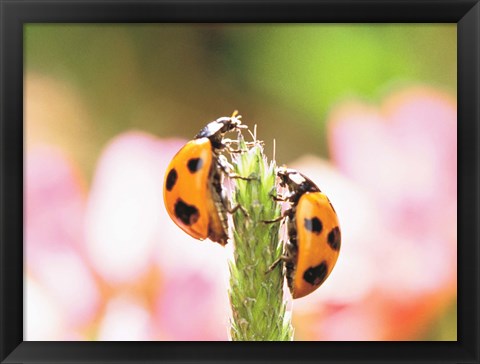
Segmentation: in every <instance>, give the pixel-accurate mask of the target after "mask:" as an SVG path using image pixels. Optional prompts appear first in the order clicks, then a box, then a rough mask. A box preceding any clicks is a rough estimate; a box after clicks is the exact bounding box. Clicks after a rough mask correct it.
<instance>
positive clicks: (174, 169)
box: [163, 138, 227, 245]
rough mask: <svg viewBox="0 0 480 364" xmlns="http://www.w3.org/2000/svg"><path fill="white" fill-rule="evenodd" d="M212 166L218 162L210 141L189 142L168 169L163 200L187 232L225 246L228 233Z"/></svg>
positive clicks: (171, 215) (176, 221) (173, 218)
mask: <svg viewBox="0 0 480 364" xmlns="http://www.w3.org/2000/svg"><path fill="white" fill-rule="evenodd" d="M213 168H215V161H214V156H213V152H212V144H211V142H210V140H209V139H208V138H199V139H194V140H191V141H189V142H188V143H187V144H185V146H184V147H183V148H182V149H180V151H179V152H178V153H177V154H176V155H175V156H174V157H173V159H172V161H171V162H170V165H169V166H168V168H167V173H166V175H165V182H164V189H163V199H164V202H165V207H166V209H167V212H168V214H169V215H170V218H171V219H172V220H173V221H174V222H175V223H176V224H177V225H178V226H179V227H180V228H181V229H182V230H183V231H185V232H186V233H187V234H189V235H191V236H192V237H194V238H195V239H199V240H204V239H206V238H210V239H212V240H213V241H217V242H219V243H220V244H222V245H225V244H226V240H227V236H226V233H225V231H224V228H223V225H222V222H221V219H220V216H219V212H218V210H217V207H216V206H217V204H216V203H215V200H214V196H213V194H214V193H215V191H214V189H213V186H212V182H211V175H212V171H213ZM215 197H216V196H215ZM216 200H218V198H216Z"/></svg>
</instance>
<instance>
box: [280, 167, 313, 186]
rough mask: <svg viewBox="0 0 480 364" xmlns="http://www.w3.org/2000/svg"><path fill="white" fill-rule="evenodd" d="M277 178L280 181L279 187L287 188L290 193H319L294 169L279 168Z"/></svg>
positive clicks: (306, 178)
mask: <svg viewBox="0 0 480 364" xmlns="http://www.w3.org/2000/svg"><path fill="white" fill-rule="evenodd" d="M277 176H278V178H279V179H280V186H281V187H287V188H288V189H290V190H291V191H297V192H299V193H305V192H320V189H319V188H318V187H317V185H316V184H315V183H314V182H313V181H312V180H311V179H310V178H308V177H307V176H305V175H304V174H302V173H300V172H298V171H296V170H295V169H292V168H287V167H284V166H283V167H279V168H278V169H277Z"/></svg>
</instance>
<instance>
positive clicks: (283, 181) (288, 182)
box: [277, 166, 299, 187]
mask: <svg viewBox="0 0 480 364" xmlns="http://www.w3.org/2000/svg"><path fill="white" fill-rule="evenodd" d="M292 175H299V173H298V172H297V171H296V170H294V169H291V168H287V167H285V166H282V167H279V168H278V169H277V176H278V178H279V179H280V186H281V187H290V186H292V185H295V184H296V183H295V182H294V180H292V177H291V176H292ZM294 179H297V178H294Z"/></svg>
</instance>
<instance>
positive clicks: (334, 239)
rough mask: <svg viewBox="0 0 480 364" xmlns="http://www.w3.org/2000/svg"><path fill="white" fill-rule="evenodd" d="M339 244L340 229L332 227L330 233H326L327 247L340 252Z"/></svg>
mask: <svg viewBox="0 0 480 364" xmlns="http://www.w3.org/2000/svg"><path fill="white" fill-rule="evenodd" d="M340 244H341V234H340V228H339V227H338V226H337V227H334V228H333V229H332V231H330V232H329V233H328V245H330V247H331V248H332V249H333V250H340Z"/></svg>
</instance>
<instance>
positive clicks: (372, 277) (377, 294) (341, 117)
mask: <svg viewBox="0 0 480 364" xmlns="http://www.w3.org/2000/svg"><path fill="white" fill-rule="evenodd" d="M329 126H330V139H329V140H330V147H331V152H332V156H333V163H334V164H335V167H336V168H338V170H335V167H333V166H331V165H329V164H328V163H327V162H324V161H321V160H319V159H317V158H304V159H302V160H300V161H298V162H296V163H294V164H292V166H295V167H296V168H298V169H299V170H301V171H302V172H304V173H305V174H307V175H309V176H310V177H311V178H312V179H313V180H314V181H316V182H317V183H318V185H319V186H320V188H321V189H322V190H323V191H324V192H325V193H326V194H327V195H329V197H330V199H331V200H332V203H333V204H334V206H335V208H336V210H337V212H338V215H339V218H340V223H341V226H342V251H341V254H340V257H339V260H338V262H337V266H336V268H335V269H334V271H333V272H332V274H331V276H330V278H329V279H328V280H327V282H326V283H325V284H324V286H323V287H322V289H320V290H319V292H318V293H315V294H312V295H310V296H308V297H307V298H305V299H304V300H299V302H298V303H297V302H295V305H294V311H293V312H294V319H295V320H294V322H296V324H297V325H298V327H297V338H300V339H301V338H302V337H304V338H307V339H308V338H315V339H322V340H407V339H411V338H412V337H419V335H421V334H422V333H424V332H425V329H426V327H427V325H428V323H429V322H431V321H432V320H433V319H434V318H435V317H436V316H438V315H439V314H440V313H441V312H442V311H443V310H444V308H445V306H446V305H447V304H449V303H450V302H452V301H454V300H455V298H456V178H457V176H456V105H455V101H454V100H453V99H452V98H451V97H449V96H448V95H444V94H442V93H440V92H438V91H435V90H432V89H428V88H413V89H407V90H404V91H402V92H399V93H396V94H393V95H391V96H390V97H388V98H387V99H386V100H385V101H384V103H383V106H382V107H381V108H380V109H377V108H375V107H372V106H367V105H364V104H360V103H351V104H345V105H343V106H340V107H339V108H337V109H336V110H334V111H333V112H332V115H331V117H330V124H329ZM318 301H321V302H322V304H321V305H318V304H316V303H315V302H318Z"/></svg>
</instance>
